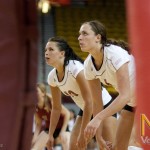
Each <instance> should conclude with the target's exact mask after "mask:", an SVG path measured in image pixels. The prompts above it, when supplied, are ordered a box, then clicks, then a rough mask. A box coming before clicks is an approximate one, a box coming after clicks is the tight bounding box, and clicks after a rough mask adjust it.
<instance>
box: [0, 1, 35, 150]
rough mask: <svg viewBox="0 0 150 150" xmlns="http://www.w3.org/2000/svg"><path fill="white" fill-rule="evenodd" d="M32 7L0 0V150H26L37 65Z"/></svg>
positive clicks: (23, 3)
mask: <svg viewBox="0 0 150 150" xmlns="http://www.w3.org/2000/svg"><path fill="white" fill-rule="evenodd" d="M35 5H36V4H35V1H34V0H9V1H0V31H1V33H0V149H7V150H29V149H30V143H31V136H32V133H31V130H32V119H33V111H34V103H35V100H36V89H35V85H36V80H37V64H38V63H37V55H38V48H37V45H38V44H37V41H38V30H37V12H36V6H35Z"/></svg>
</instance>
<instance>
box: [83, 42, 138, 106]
mask: <svg viewBox="0 0 150 150" xmlns="http://www.w3.org/2000/svg"><path fill="white" fill-rule="evenodd" d="M127 62H129V63H128V68H129V78H130V87H131V99H130V102H129V103H128V105H130V106H135V105H136V104H135V98H134V94H133V93H134V92H133V91H134V88H135V63H134V58H133V56H132V55H129V54H128V53H127V51H125V50H124V49H122V48H121V47H119V46H116V45H110V46H108V47H104V57H103V63H102V66H101V68H100V69H99V70H96V68H95V66H94V64H93V61H92V56H91V55H89V56H88V57H87V58H86V60H85V62H84V74H85V78H86V79H87V80H93V79H100V81H101V82H102V83H103V84H104V85H112V86H113V87H114V88H115V89H116V90H117V91H118V87H117V80H116V71H117V70H118V69H119V68H120V67H121V66H122V65H123V64H125V63H127Z"/></svg>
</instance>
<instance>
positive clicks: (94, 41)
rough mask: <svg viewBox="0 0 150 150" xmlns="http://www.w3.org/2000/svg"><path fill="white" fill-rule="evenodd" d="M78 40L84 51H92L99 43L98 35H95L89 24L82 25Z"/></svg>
mask: <svg viewBox="0 0 150 150" xmlns="http://www.w3.org/2000/svg"><path fill="white" fill-rule="evenodd" d="M78 40H79V45H80V48H81V50H82V51H83V52H91V51H92V49H94V48H95V47H96V46H97V45H98V43H99V38H98V36H97V35H95V33H94V32H93V30H92V29H91V26H90V25H89V24H83V25H82V26H81V28H80V31H79V37H78Z"/></svg>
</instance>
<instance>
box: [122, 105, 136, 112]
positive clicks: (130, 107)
mask: <svg viewBox="0 0 150 150" xmlns="http://www.w3.org/2000/svg"><path fill="white" fill-rule="evenodd" d="M123 109H124V110H127V111H130V112H135V111H136V107H132V106H129V105H125V106H124V107H123Z"/></svg>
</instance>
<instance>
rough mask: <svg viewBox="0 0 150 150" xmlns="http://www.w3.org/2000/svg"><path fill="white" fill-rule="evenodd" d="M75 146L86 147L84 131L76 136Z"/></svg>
mask: <svg viewBox="0 0 150 150" xmlns="http://www.w3.org/2000/svg"><path fill="white" fill-rule="evenodd" d="M76 145H77V147H78V148H79V149H80V148H81V149H83V148H84V149H85V148H86V147H87V140H86V138H85V137H84V133H80V134H79V136H78V138H77V144H76Z"/></svg>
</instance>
